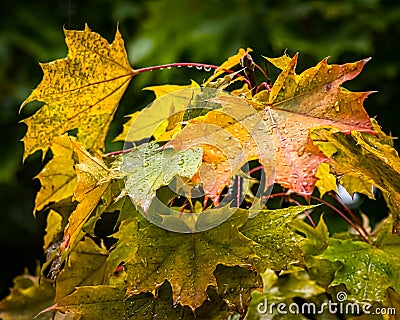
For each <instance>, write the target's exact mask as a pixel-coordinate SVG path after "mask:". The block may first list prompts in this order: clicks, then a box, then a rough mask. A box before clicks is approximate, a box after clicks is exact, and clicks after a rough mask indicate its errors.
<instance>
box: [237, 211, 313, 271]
mask: <svg viewBox="0 0 400 320" xmlns="http://www.w3.org/2000/svg"><path fill="white" fill-rule="evenodd" d="M314 207H315V206H292V207H289V208H284V209H277V210H261V211H260V212H259V213H258V214H257V215H256V216H255V217H254V218H252V219H249V220H248V221H247V222H246V223H245V224H244V225H243V226H242V227H241V228H240V231H241V232H242V233H243V234H244V235H245V236H246V237H248V238H250V239H252V240H253V241H254V242H255V244H254V249H255V252H256V254H257V256H258V257H259V258H258V259H257V262H256V265H257V269H258V271H259V272H260V273H262V272H264V271H265V269H266V268H271V269H274V270H282V269H287V268H288V266H289V265H290V264H291V263H295V262H299V261H302V260H303V253H302V251H301V249H300V247H299V244H300V242H302V240H303V237H301V236H299V235H298V234H296V233H295V232H294V231H293V230H292V229H290V228H289V226H288V225H287V224H288V223H290V222H291V221H293V220H294V219H295V218H296V216H298V215H299V214H300V213H301V212H303V211H306V210H310V209H312V208H314Z"/></svg>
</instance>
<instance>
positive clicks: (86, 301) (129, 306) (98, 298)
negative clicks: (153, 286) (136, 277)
mask: <svg viewBox="0 0 400 320" xmlns="http://www.w3.org/2000/svg"><path fill="white" fill-rule="evenodd" d="M52 310H58V311H59V312H62V313H63V314H65V313H67V314H69V315H75V316H77V318H75V317H74V318H71V319H78V317H79V319H83V320H84V319H107V320H121V319H141V320H142V319H143V320H162V319H182V320H195V319H214V318H208V317H207V318H202V317H200V318H199V317H194V315H193V314H192V312H191V311H190V310H189V308H188V307H181V306H173V304H172V297H171V288H170V286H168V284H165V285H163V286H162V287H160V289H159V290H158V297H157V298H156V297H154V296H153V295H151V294H148V293H146V294H140V295H137V296H134V297H129V298H126V297H125V289H124V287H123V286H115V285H94V286H83V287H78V288H77V289H76V291H75V292H73V293H72V294H70V295H69V296H67V297H65V298H63V299H61V300H60V301H58V303H56V304H55V305H53V306H51V307H49V308H47V309H46V310H43V311H42V313H44V312H48V311H52ZM57 315H59V314H57ZM46 319H47V318H46ZM68 319H70V318H68ZM215 319H216V318H215ZM219 319H221V318H219Z"/></svg>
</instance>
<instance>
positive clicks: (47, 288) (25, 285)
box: [0, 273, 54, 320]
mask: <svg viewBox="0 0 400 320" xmlns="http://www.w3.org/2000/svg"><path fill="white" fill-rule="evenodd" d="M13 282H14V287H13V288H12V289H11V293H10V294H9V295H8V296H7V297H6V298H4V299H3V300H1V301H0V318H1V319H2V320H31V319H33V318H34V317H35V316H36V315H37V314H38V313H39V312H40V311H41V310H42V309H43V308H46V307H48V306H49V305H50V304H52V303H53V299H54V287H53V285H52V283H51V281H50V280H48V279H45V278H41V279H40V282H39V276H32V275H30V274H27V273H25V274H23V275H20V276H17V277H15V279H14V280H13ZM36 319H38V320H47V319H48V317H47V316H43V315H41V316H38V317H36Z"/></svg>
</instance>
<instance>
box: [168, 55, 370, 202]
mask: <svg viewBox="0 0 400 320" xmlns="http://www.w3.org/2000/svg"><path fill="white" fill-rule="evenodd" d="M368 60H369V59H364V60H361V61H358V62H355V63H348V64H343V65H328V64H327V60H326V59H324V60H322V61H321V62H320V63H319V64H318V65H317V66H315V67H313V68H310V69H307V70H305V71H304V72H302V73H301V74H300V75H297V74H296V73H295V66H296V63H297V54H296V55H295V56H294V57H293V58H291V59H290V58H288V57H283V58H280V59H278V60H273V59H272V60H271V62H272V63H275V65H276V66H278V67H282V68H283V70H282V72H281V73H280V75H279V76H278V78H277V80H276V81H275V83H274V85H273V86H272V88H271V93H270V94H269V95H266V96H265V95H264V96H258V97H257V99H254V100H247V102H246V101H245V100H244V102H238V99H239V98H235V97H226V96H225V97H224V96H222V97H217V98H215V99H214V100H213V101H215V102H219V103H220V104H221V105H222V108H221V109H218V110H213V111H210V112H209V113H208V114H207V115H206V116H205V117H202V118H198V119H193V120H191V121H189V123H188V124H187V125H186V126H185V128H183V129H182V130H181V131H180V132H179V133H178V134H177V135H176V136H175V137H174V138H173V139H172V141H171V142H169V145H170V146H172V147H174V148H178V149H179V148H186V147H189V146H191V145H193V141H192V140H193V136H195V137H200V136H201V134H203V135H204V139H207V138H209V137H208V136H207V132H205V133H204V132H202V131H201V130H202V127H201V126H199V123H200V122H201V123H203V124H214V123H215V122H216V120H215V118H218V117H219V116H218V113H219V114H221V113H225V114H227V115H234V116H232V118H234V120H235V121H232V120H225V119H222V118H221V121H220V122H219V126H220V130H225V131H228V132H229V134H230V135H232V137H233V139H232V140H233V141H239V142H240V145H241V146H242V147H243V149H244V152H245V154H246V157H247V159H243V151H242V152H239V153H236V154H235V153H234V154H233V157H234V158H236V159H235V160H237V161H236V163H237V166H236V167H234V168H233V170H231V172H235V170H237V169H238V168H240V167H241V166H242V165H243V164H244V162H245V161H246V160H251V159H254V158H258V159H260V162H261V163H262V164H263V165H264V167H265V168H266V169H267V170H266V171H268V170H271V164H270V163H265V162H266V161H265V160H263V159H265V158H264V157H265V156H263V155H262V154H260V153H264V154H268V153H271V152H275V157H276V176H275V182H276V183H280V184H281V185H282V186H284V187H286V188H289V189H291V190H292V191H295V192H298V193H301V194H310V193H311V192H312V191H313V188H314V186H315V183H316V180H317V178H316V177H315V174H316V171H317V169H318V166H319V164H320V163H322V162H324V161H326V160H327V158H326V157H325V156H324V155H323V154H322V153H321V152H320V151H319V150H318V149H316V148H315V146H314V145H313V144H312V143H311V141H310V139H309V130H310V129H311V128H313V127H318V126H332V127H335V128H338V129H339V130H341V131H343V132H346V133H348V132H350V131H351V130H358V131H365V132H371V133H372V132H373V129H372V126H371V123H370V119H369V117H368V115H367V113H366V112H365V110H364V109H363V106H362V103H363V101H364V99H365V98H366V97H367V96H368V95H369V94H370V93H371V92H358V93H357V92H350V91H348V90H346V89H344V88H342V87H341V86H340V85H341V84H342V83H343V82H345V81H348V80H351V79H353V78H354V77H356V76H357V75H358V74H359V73H360V72H361V70H362V68H363V66H364V65H365V63H366V62H367V61H368ZM263 99H266V100H264V101H263ZM246 103H247V104H248V105H249V106H251V107H254V108H252V109H253V110H250V108H249V107H247V109H244V108H245V107H244V106H245V104H246ZM237 109H244V110H241V111H238V110H237ZM247 110H250V111H247ZM254 110H257V112H258V113H259V115H258V116H259V117H260V120H257V119H256V118H255V115H254ZM246 112H248V114H246ZM250 118H251V119H250ZM250 120H251V121H250ZM252 121H253V122H254V121H257V123H253V124H251V122H252ZM260 122H262V123H260ZM238 123H239V124H240V125H242V126H243V128H245V129H246V130H239V129H237V128H236V129H237V130H230V129H229V128H230V127H232V126H238ZM192 126H195V127H196V128H199V130H197V131H196V129H195V128H191V127H192ZM246 131H247V132H246ZM268 140H269V142H268ZM213 141H214V140H213ZM271 141H272V143H273V145H274V146H275V150H271V145H272V143H271ZM223 143H225V142H220V145H222V144H223ZM263 143H264V144H265V145H266V147H265V148H264V149H267V150H263V148H260V147H259V146H257V144H258V145H262V144H263ZM220 145H218V147H220ZM240 157H241V158H240ZM266 158H269V159H271V156H269V157H266ZM206 161H207V162H209V163H210V164H211V165H212V166H214V167H215V166H221V167H223V168H226V167H230V168H232V166H231V165H230V164H227V163H226V162H227V160H225V159H223V158H222V159H218V158H216V157H210V159H208V160H207V159H206ZM233 162H235V161H233ZM230 163H232V161H231V162H230ZM217 172H218V170H217ZM228 182H229V177H228V175H227V174H225V175H224V174H222V175H221V176H220V177H217V179H216V183H215V185H214V186H213V188H212V189H209V194H208V196H209V197H210V198H212V199H218V192H220V191H221V190H222V189H223V187H224V186H225V185H226V184H227V183H228Z"/></svg>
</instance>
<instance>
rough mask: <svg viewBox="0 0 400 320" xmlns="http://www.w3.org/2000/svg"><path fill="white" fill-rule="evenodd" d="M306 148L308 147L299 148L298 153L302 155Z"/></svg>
mask: <svg viewBox="0 0 400 320" xmlns="http://www.w3.org/2000/svg"><path fill="white" fill-rule="evenodd" d="M305 150H306V147H304V146H303V147H301V148H300V149H299V150H297V155H298V156H299V157H300V156H302V155H303V153H304V151H305Z"/></svg>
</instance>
